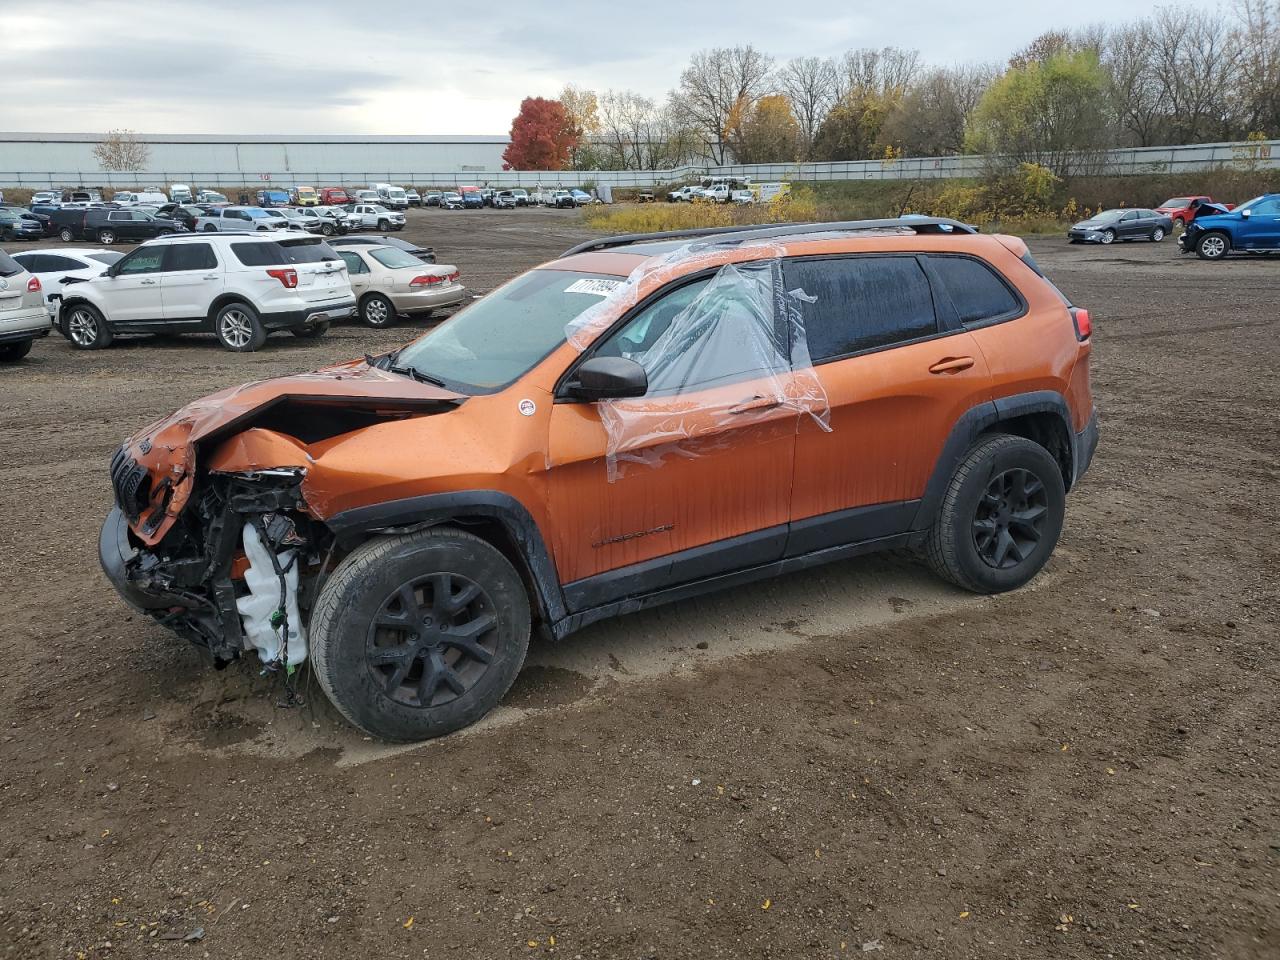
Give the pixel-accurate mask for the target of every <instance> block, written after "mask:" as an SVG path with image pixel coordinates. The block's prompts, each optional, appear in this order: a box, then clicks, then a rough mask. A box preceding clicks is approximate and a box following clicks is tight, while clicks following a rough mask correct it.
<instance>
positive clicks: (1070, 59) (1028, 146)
mask: <svg viewBox="0 0 1280 960" xmlns="http://www.w3.org/2000/svg"><path fill="white" fill-rule="evenodd" d="M1108 86H1109V84H1108V77H1107V74H1106V72H1105V71H1104V70H1103V68H1102V66H1101V65H1100V64H1099V62H1098V56H1097V54H1096V53H1095V52H1093V51H1092V50H1080V51H1077V52H1074V53H1057V54H1052V55H1050V56H1049V57H1047V58H1046V59H1045V60H1043V61H1041V60H1035V59H1030V60H1027V61H1026V62H1025V63H1024V64H1023V65H1021V66H1014V67H1010V68H1009V70H1008V71H1006V73H1005V74H1004V76H1002V77H1000V79H998V80H996V81H995V82H994V83H993V84H992V85H991V86H990V88H988V90H987V92H986V93H985V94H984V95H983V97H982V100H981V101H980V102H979V104H978V108H977V109H976V110H975V111H974V113H973V117H972V119H971V122H970V127H969V134H968V137H967V141H966V142H967V145H968V148H969V149H970V150H972V151H973V152H975V153H985V154H987V155H989V156H992V157H994V158H998V159H997V160H996V161H995V162H996V164H997V165H998V166H1001V167H1011V166H1014V165H1017V164H1020V163H1034V164H1039V165H1040V166H1043V167H1048V168H1049V169H1050V170H1052V171H1053V172H1054V173H1055V174H1057V175H1058V176H1060V177H1068V176H1071V175H1072V174H1075V173H1080V172H1083V170H1084V169H1085V168H1086V167H1087V166H1089V165H1090V164H1091V163H1093V162H1094V161H1095V160H1096V158H1097V156H1098V155H1099V154H1098V151H1099V150H1100V149H1102V148H1103V147H1104V146H1106V139H1107V136H1108V132H1109V130H1110V122H1109V115H1108V102H1109V101H1108Z"/></svg>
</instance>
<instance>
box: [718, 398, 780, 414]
mask: <svg viewBox="0 0 1280 960" xmlns="http://www.w3.org/2000/svg"><path fill="white" fill-rule="evenodd" d="M780 406H782V400H781V399H780V398H779V397H760V396H756V397H748V398H747V399H746V400H743V401H742V402H741V403H740V404H738V405H737V406H736V407H730V408H729V412H730V413H732V414H738V413H754V412H755V411H757V410H772V409H773V408H774V407H780Z"/></svg>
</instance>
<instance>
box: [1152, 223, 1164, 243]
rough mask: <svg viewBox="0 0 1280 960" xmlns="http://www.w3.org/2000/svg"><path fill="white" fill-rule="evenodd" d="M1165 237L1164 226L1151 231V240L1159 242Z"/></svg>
mask: <svg viewBox="0 0 1280 960" xmlns="http://www.w3.org/2000/svg"><path fill="white" fill-rule="evenodd" d="M1163 239H1164V227H1156V228H1155V229H1154V230H1152V231H1151V242H1152V243H1159V242H1160V241H1161V240H1163Z"/></svg>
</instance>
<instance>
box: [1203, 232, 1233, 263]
mask: <svg viewBox="0 0 1280 960" xmlns="http://www.w3.org/2000/svg"><path fill="white" fill-rule="evenodd" d="M1230 252H1231V240H1230V239H1228V237H1227V235H1226V234H1225V233H1206V234H1205V235H1204V236H1202V237H1201V238H1200V239H1199V240H1197V241H1196V256H1197V257H1199V258H1200V259H1201V260H1221V259H1222V258H1223V257H1225V256H1226V255H1227V254H1228V253H1230Z"/></svg>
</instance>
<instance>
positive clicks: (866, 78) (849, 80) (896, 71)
mask: <svg viewBox="0 0 1280 960" xmlns="http://www.w3.org/2000/svg"><path fill="white" fill-rule="evenodd" d="M919 69H920V51H918V50H903V49H901V48H900V47H884V48H883V49H880V50H872V49H869V48H863V49H860V50H849V51H847V52H846V53H845V55H844V57H843V59H842V60H841V61H840V66H839V68H838V70H837V73H836V76H837V86H836V99H838V100H844V99H847V98H849V97H852V98H854V99H855V100H867V99H872V98H879V99H881V100H885V101H890V102H893V101H897V100H900V99H901V98H902V96H903V94H905V93H906V92H907V87H909V86H910V85H911V81H912V80H914V79H915V76H916V73H917V72H918V71H919Z"/></svg>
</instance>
